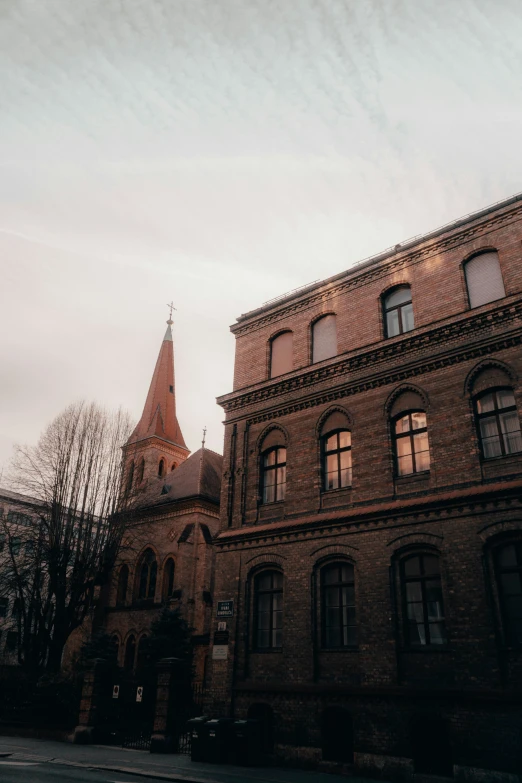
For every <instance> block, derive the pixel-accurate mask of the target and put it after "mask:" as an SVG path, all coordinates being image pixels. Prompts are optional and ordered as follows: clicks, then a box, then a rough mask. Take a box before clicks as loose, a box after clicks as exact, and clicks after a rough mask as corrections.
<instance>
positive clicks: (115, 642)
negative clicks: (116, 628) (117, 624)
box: [111, 634, 120, 663]
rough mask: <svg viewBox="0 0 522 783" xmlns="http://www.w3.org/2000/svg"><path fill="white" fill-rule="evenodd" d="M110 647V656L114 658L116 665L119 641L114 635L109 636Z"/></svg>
mask: <svg viewBox="0 0 522 783" xmlns="http://www.w3.org/2000/svg"><path fill="white" fill-rule="evenodd" d="M111 647H112V655H113V658H114V662H115V663H118V656H119V654H120V639H119V637H118V636H116V634H114V636H111Z"/></svg>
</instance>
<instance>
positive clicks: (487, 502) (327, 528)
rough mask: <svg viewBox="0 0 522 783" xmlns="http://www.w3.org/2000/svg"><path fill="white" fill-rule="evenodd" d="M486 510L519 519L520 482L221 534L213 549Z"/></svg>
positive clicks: (338, 532) (321, 514)
mask: <svg viewBox="0 0 522 783" xmlns="http://www.w3.org/2000/svg"><path fill="white" fill-rule="evenodd" d="M491 507H494V508H495V510H496V511H497V512H498V511H504V512H505V511H515V512H517V513H518V514H521V512H522V479H517V480H515V481H509V482H503V483H496V484H490V485H483V484H481V485H476V486H471V487H464V488H459V489H454V490H451V491H447V492H440V493H435V494H431V495H428V496H423V497H415V498H408V499H405V500H392V501H387V502H382V503H373V504H370V505H366V506H358V507H357V506H355V507H354V506H352V507H351V508H348V509H343V510H337V511H329V512H325V513H320V514H308V515H303V516H301V517H299V518H293V519H283V520H281V521H279V522H274V523H268V524H262V525H252V526H249V527H243V528H234V529H230V530H226V531H223V532H221V533H220V534H219V535H218V537H217V538H216V539H215V544H216V547H217V550H218V551H219V550H230V549H233V550H235V549H238V548H239V549H243V548H244V547H245V546H247V547H248V546H251V545H253V546H259V545H260V544H263V545H264V544H273V543H275V544H278V543H280V542H282V541H290V540H295V539H307V538H310V539H312V538H313V539H314V540H316V541H318V540H320V538H319V537H320V536H322V535H324V536H327V537H328V536H331V535H345V534H346V533H355V532H360V531H361V529H374V528H375V527H379V528H382V527H386V528H392V527H394V526H396V525H403V524H405V523H409V522H411V523H417V524H420V523H423V522H428V521H433V520H434V519H445V518H449V517H453V516H455V515H457V516H460V515H462V514H470V513H473V514H475V515H476V516H477V515H478V514H480V513H481V512H485V511H487V510H488V509H491Z"/></svg>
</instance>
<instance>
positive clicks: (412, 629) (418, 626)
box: [408, 605, 426, 645]
mask: <svg viewBox="0 0 522 783" xmlns="http://www.w3.org/2000/svg"><path fill="white" fill-rule="evenodd" d="M420 609H421V611H422V605H421V607H420ZM408 641H409V643H410V644H411V645H421V644H426V632H425V629H424V625H423V624H422V620H419V622H411V621H410V622H409V623H408Z"/></svg>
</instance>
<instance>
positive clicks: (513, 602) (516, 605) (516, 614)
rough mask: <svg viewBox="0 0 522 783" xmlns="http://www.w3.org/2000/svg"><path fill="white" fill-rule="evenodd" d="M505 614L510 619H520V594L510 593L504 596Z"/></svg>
mask: <svg viewBox="0 0 522 783" xmlns="http://www.w3.org/2000/svg"><path fill="white" fill-rule="evenodd" d="M505 603H506V614H507V615H508V617H509V619H510V621H511V620H522V596H520V595H510V596H509V597H508V598H506V602H505Z"/></svg>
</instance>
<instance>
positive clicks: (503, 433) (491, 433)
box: [475, 389, 522, 459]
mask: <svg viewBox="0 0 522 783" xmlns="http://www.w3.org/2000/svg"><path fill="white" fill-rule="evenodd" d="M475 413H476V417H477V425H478V431H479V437H480V445H481V449H482V456H483V457H484V459H492V458H493V457H502V456H504V455H507V454H517V453H518V452H520V451H522V434H521V432H520V419H519V416H518V410H517V405H516V402H515V395H514V394H513V390H512V389H492V390H489V391H487V392H484V393H483V394H481V395H480V396H479V397H477V398H476V399H475Z"/></svg>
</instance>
